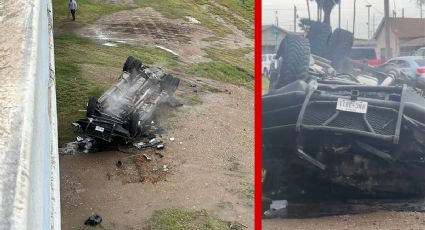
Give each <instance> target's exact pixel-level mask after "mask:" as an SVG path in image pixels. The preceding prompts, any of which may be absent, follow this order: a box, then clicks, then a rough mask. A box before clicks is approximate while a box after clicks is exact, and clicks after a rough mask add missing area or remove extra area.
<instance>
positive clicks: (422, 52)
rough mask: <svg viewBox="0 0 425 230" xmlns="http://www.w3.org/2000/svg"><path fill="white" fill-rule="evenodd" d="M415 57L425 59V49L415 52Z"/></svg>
mask: <svg viewBox="0 0 425 230" xmlns="http://www.w3.org/2000/svg"><path fill="white" fill-rule="evenodd" d="M414 55H415V56H423V57H425V47H422V48H419V49H418V50H416V51H415V54H414Z"/></svg>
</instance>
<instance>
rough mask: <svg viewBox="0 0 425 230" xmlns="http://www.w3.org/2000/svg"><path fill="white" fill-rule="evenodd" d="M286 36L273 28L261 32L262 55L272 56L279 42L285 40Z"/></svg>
mask: <svg viewBox="0 0 425 230" xmlns="http://www.w3.org/2000/svg"><path fill="white" fill-rule="evenodd" d="M274 31H277V37H276V35H275V33H274ZM285 36H286V34H285V33H284V32H283V31H281V30H278V29H276V28H274V27H270V28H268V29H266V30H263V31H262V37H263V41H262V53H263V54H272V53H275V52H276V49H277V48H276V46H279V44H280V42H281V41H282V39H283V38H285Z"/></svg>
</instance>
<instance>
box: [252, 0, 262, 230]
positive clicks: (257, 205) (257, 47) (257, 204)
mask: <svg viewBox="0 0 425 230" xmlns="http://www.w3.org/2000/svg"><path fill="white" fill-rule="evenodd" d="M254 12H255V13H254V26H255V29H254V30H255V33H254V34H255V43H254V55H255V58H254V60H255V61H254V62H255V77H254V79H255V87H254V90H255V100H254V101H255V105H254V108H255V122H254V126H255V127H254V130H255V134H254V140H255V157H254V159H255V164H254V165H255V173H254V175H255V176H254V177H255V182H254V184H255V186H254V187H255V188H254V189H255V190H254V191H255V196H254V197H255V198H254V209H255V229H256V230H259V229H262V227H261V217H262V211H261V210H262V208H261V203H262V202H261V196H262V195H261V194H262V191H261V190H262V186H261V170H262V167H261V160H262V157H261V149H262V147H261V146H262V140H261V127H262V125H261V121H262V119H261V114H262V112H261V111H262V109H261V94H262V82H261V80H262V76H261V24H262V23H261V0H255V6H254Z"/></svg>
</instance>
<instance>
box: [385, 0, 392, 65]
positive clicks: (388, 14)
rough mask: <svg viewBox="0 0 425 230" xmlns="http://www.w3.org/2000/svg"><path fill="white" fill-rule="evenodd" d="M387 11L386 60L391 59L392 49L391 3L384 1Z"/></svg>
mask: <svg viewBox="0 0 425 230" xmlns="http://www.w3.org/2000/svg"><path fill="white" fill-rule="evenodd" d="M384 9H385V18H384V20H385V60H388V59H390V58H391V47H390V2H389V0H384Z"/></svg>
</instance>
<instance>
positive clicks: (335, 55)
mask: <svg viewBox="0 0 425 230" xmlns="http://www.w3.org/2000/svg"><path fill="white" fill-rule="evenodd" d="M353 42H354V36H353V33H351V32H350V31H347V30H343V29H339V28H338V29H335V31H334V32H333V34H332V37H331V39H330V41H329V44H328V51H329V56H328V58H329V59H330V60H331V61H332V66H333V67H334V69H335V70H336V71H337V72H343V71H344V66H345V62H346V60H347V58H348V57H349V56H350V53H351V49H352V47H353Z"/></svg>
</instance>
